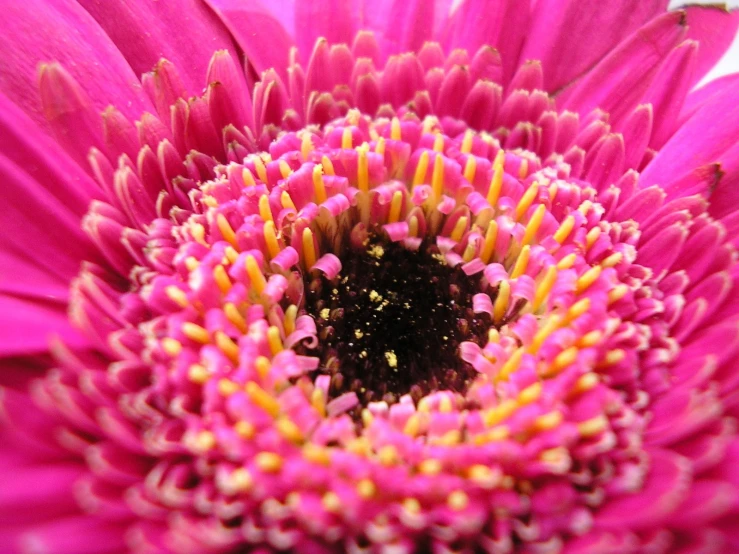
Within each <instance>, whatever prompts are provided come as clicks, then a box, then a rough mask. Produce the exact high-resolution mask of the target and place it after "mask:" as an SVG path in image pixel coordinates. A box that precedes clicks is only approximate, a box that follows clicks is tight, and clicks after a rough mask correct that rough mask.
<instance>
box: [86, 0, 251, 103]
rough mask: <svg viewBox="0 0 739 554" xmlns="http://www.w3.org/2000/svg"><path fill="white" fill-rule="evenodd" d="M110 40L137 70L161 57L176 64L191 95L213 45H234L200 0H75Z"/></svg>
mask: <svg viewBox="0 0 739 554" xmlns="http://www.w3.org/2000/svg"><path fill="white" fill-rule="evenodd" d="M79 3H80V4H81V5H82V6H83V7H84V8H85V9H86V10H87V11H88V13H89V14H90V15H91V16H92V17H94V18H95V20H96V21H97V22H98V23H99V24H100V26H101V27H102V28H103V29H104V30H105V32H106V33H107V34H108V36H109V37H110V39H111V40H112V41H113V42H114V43H115V45H116V46H117V47H118V49H119V50H120V51H121V53H122V54H123V56H124V57H125V58H126V60H128V63H129V64H130V65H131V67H132V68H133V70H134V72H135V73H136V74H137V75H141V74H142V73H146V72H147V71H151V70H152V68H153V67H154V65H155V64H156V63H157V61H159V59H160V58H166V59H168V60H169V61H170V62H172V63H173V64H174V65H176V66H177V67H178V68H179V70H180V72H181V75H182V78H183V82H184V84H185V87H186V88H187V91H188V93H189V94H190V95H193V94H199V93H200V91H201V90H202V89H203V86H204V85H205V73H206V70H207V68H208V63H209V62H210V58H211V56H212V55H213V52H214V51H216V50H228V51H230V52H231V53H232V54H233V55H234V56H236V55H237V51H236V48H235V45H234V43H233V41H232V40H231V37H230V35H229V33H228V31H227V30H226V28H225V27H224V26H223V24H222V23H221V21H220V20H219V19H218V18H217V17H216V15H215V14H214V13H213V12H212V11H211V10H210V9H208V7H207V6H205V5H204V4H203V3H202V2H200V1H199V0H168V1H166V2H126V1H124V0H106V1H105V2H98V1H96V0H80V2H79Z"/></svg>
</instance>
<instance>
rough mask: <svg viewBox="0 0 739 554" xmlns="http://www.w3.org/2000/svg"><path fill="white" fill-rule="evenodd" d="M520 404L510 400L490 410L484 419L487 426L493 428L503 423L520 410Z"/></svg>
mask: <svg viewBox="0 0 739 554" xmlns="http://www.w3.org/2000/svg"><path fill="white" fill-rule="evenodd" d="M518 407H519V406H518V402H516V401H515V400H512V399H509V400H504V401H503V402H501V403H500V404H498V405H497V406H495V407H494V408H491V409H490V410H488V411H487V412H486V413H485V414H484V415H483V419H484V422H485V425H486V426H488V427H492V426H493V425H497V424H498V423H500V422H501V421H503V420H505V419H507V418H509V417H510V416H511V414H513V412H515V411H516V410H517V409H518Z"/></svg>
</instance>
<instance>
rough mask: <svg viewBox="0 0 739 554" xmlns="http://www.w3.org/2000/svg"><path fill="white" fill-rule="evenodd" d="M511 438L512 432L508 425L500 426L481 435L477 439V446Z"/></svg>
mask: <svg viewBox="0 0 739 554" xmlns="http://www.w3.org/2000/svg"><path fill="white" fill-rule="evenodd" d="M510 436H511V430H510V428H509V427H508V426H507V425H499V426H497V427H494V428H492V429H490V431H487V432H486V433H481V434H479V435H477V436H476V437H475V444H487V443H490V442H496V441H502V440H505V439H507V438H508V437H510Z"/></svg>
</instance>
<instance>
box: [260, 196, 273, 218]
mask: <svg viewBox="0 0 739 554" xmlns="http://www.w3.org/2000/svg"><path fill="white" fill-rule="evenodd" d="M259 217H261V218H262V220H263V221H274V219H273V218H272V209H271V208H270V206H269V196H267V195H266V194H263V195H262V196H260V197H259Z"/></svg>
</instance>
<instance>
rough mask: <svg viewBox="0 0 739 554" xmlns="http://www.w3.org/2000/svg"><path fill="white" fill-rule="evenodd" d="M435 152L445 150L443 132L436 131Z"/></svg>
mask: <svg viewBox="0 0 739 554" xmlns="http://www.w3.org/2000/svg"><path fill="white" fill-rule="evenodd" d="M433 149H434V152H443V151H444V135H442V134H441V133H436V135H435V136H434V146H433Z"/></svg>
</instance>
